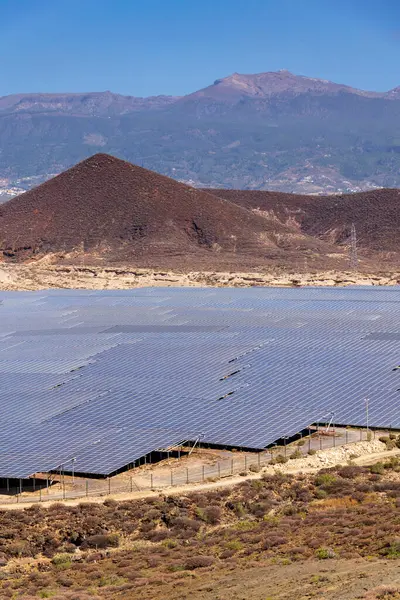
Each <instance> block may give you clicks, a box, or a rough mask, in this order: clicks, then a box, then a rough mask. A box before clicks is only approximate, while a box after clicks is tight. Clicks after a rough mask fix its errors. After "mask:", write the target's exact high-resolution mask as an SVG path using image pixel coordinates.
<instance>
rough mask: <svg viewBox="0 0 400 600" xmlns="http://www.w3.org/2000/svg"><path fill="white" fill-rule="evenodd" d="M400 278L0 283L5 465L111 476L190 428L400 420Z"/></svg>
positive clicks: (223, 435) (211, 435)
mask: <svg viewBox="0 0 400 600" xmlns="http://www.w3.org/2000/svg"><path fill="white" fill-rule="evenodd" d="M399 309H400V287H398V286H394V287H391V288H388V287H385V288H382V287H361V286H360V287H351V288H350V287H349V288H293V289H289V288H247V289H244V288H215V289H214V288H161V287H157V288H140V289H134V290H105V291H93V290H90V291H87V290H73V291H72V290H48V291H40V292H1V293H0V388H1V390H2V400H1V402H0V419H1V422H2V433H3V435H2V438H1V441H0V477H26V476H29V475H31V474H33V473H35V472H40V471H48V470H52V469H55V468H58V467H59V466H60V465H64V468H65V469H66V470H68V466H69V465H70V463H71V461H72V459H73V460H74V469H75V471H76V472H82V473H95V474H99V475H108V474H110V473H112V472H115V471H116V470H118V469H120V468H122V467H124V466H125V465H127V464H130V463H133V462H134V461H136V460H138V459H139V458H140V457H143V456H144V455H146V454H148V453H149V452H151V451H153V450H156V449H158V448H161V447H168V446H172V445H173V444H174V443H176V442H177V441H180V440H182V439H187V440H190V439H193V440H194V439H196V438H197V437H198V436H199V435H201V436H202V437H201V439H202V441H204V442H208V443H210V444H212V443H214V444H221V445H227V446H239V447H246V448H254V449H259V448H263V447H265V446H267V445H269V444H271V443H273V442H274V441H276V440H277V439H279V438H281V437H282V436H285V435H292V434H295V433H297V432H298V431H300V430H301V429H303V428H304V427H307V426H308V425H309V424H311V423H313V422H316V421H319V420H321V419H323V418H325V417H326V415H327V414H329V413H331V412H334V413H335V417H334V419H335V421H336V423H340V424H350V425H355V426H357V425H358V426H362V425H365V404H364V399H365V398H366V397H368V398H369V424H370V426H376V427H394V428H397V427H398V428H400V411H399V408H400V369H398V368H397V367H398V366H399V365H400V352H399V346H398V342H399V340H400V310H399Z"/></svg>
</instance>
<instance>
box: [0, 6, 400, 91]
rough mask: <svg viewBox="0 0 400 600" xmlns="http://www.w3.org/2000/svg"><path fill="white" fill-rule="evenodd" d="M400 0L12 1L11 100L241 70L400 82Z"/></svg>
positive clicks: (6, 29)
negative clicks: (28, 94)
mask: <svg viewBox="0 0 400 600" xmlns="http://www.w3.org/2000/svg"><path fill="white" fill-rule="evenodd" d="M399 57H400V0H0V95H1V96H3V95H6V94H12V93H18V92H39V91H40V92H50V91H54V92H60V91H65V92H66V91H71V92H74V91H101V90H111V91H114V92H119V93H122V94H131V95H135V96H147V95H156V94H174V95H182V94H185V93H189V92H191V91H194V90H196V89H199V88H202V87H205V86H207V85H209V84H210V83H212V82H213V81H214V80H215V79H217V78H219V77H224V76H226V75H229V74H231V73H233V72H235V71H237V72H239V73H257V72H262V71H275V70H278V69H288V70H290V71H293V72H294V73H298V74H302V75H308V76H310V77H321V78H325V79H331V80H333V81H336V82H339V83H347V84H349V85H353V86H355V87H360V88H364V89H371V90H380V91H381V90H387V89H391V88H393V87H395V86H397V85H400V69H399Z"/></svg>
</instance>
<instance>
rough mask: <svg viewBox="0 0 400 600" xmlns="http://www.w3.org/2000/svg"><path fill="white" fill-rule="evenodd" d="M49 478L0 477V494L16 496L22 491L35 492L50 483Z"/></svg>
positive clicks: (48, 485)
mask: <svg viewBox="0 0 400 600" xmlns="http://www.w3.org/2000/svg"><path fill="white" fill-rule="evenodd" d="M54 483H56V482H55V481H51V479H50V478H47V479H46V478H42V477H40V478H39V477H30V478H28V479H7V478H4V477H3V478H0V495H1V496H16V495H18V494H22V493H29V492H31V493H35V492H39V491H40V490H45V489H47V488H48V487H50V486H51V485H52V484H54Z"/></svg>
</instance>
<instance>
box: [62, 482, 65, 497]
mask: <svg viewBox="0 0 400 600" xmlns="http://www.w3.org/2000/svg"><path fill="white" fill-rule="evenodd" d="M62 494H63V500H65V482H64V481H63V492H62Z"/></svg>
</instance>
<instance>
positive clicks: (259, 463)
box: [257, 452, 261, 466]
mask: <svg viewBox="0 0 400 600" xmlns="http://www.w3.org/2000/svg"><path fill="white" fill-rule="evenodd" d="M257 464H258V466H260V465H261V454H260V452H259V453H258V454H257Z"/></svg>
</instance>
